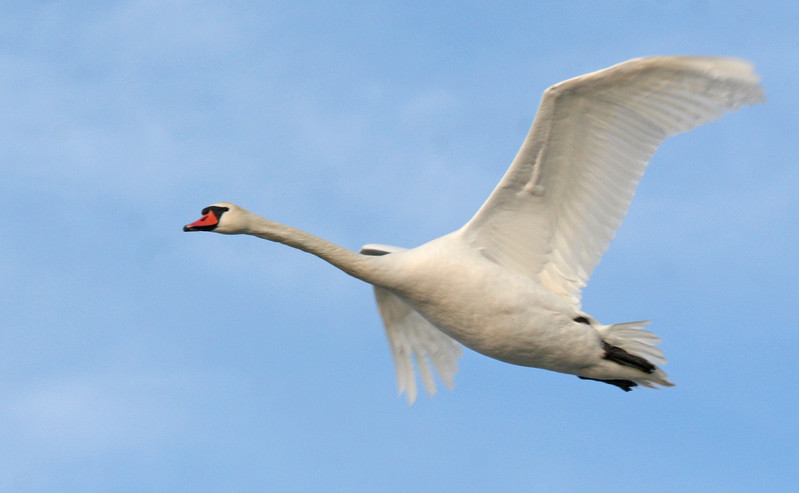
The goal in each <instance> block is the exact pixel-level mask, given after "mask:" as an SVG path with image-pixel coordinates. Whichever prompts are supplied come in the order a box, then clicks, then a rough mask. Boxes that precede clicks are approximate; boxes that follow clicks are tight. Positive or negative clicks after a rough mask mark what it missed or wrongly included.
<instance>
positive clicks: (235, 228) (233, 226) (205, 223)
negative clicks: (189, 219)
mask: <svg viewBox="0 0 799 493" xmlns="http://www.w3.org/2000/svg"><path fill="white" fill-rule="evenodd" d="M202 215H203V217H201V218H200V219H198V220H196V221H194V222H193V223H191V224H187V225H185V226H183V231H213V232H214V233H222V234H228V235H235V234H241V233H244V232H245V231H246V229H247V211H245V210H244V209H242V208H241V207H239V206H237V205H234V204H229V203H227V202H219V203H216V204H214V205H209V206H208V207H206V208H205V209H203V211H202Z"/></svg>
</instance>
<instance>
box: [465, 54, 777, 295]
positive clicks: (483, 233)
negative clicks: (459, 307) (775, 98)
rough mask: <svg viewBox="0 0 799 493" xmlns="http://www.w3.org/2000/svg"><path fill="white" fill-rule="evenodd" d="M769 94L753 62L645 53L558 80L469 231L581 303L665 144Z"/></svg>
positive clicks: (495, 256) (508, 263) (493, 252)
mask: <svg viewBox="0 0 799 493" xmlns="http://www.w3.org/2000/svg"><path fill="white" fill-rule="evenodd" d="M762 99H763V92H762V89H761V88H760V86H759V80H758V77H757V76H756V75H755V74H754V72H753V68H752V66H751V65H750V64H748V63H747V62H744V61H741V60H735V59H728V58H704V57H651V58H640V59H635V60H630V61H628V62H625V63H621V64H619V65H615V66H613V67H610V68H608V69H605V70H600V71H598V72H594V73H591V74H587V75H583V76H581V77H576V78H574V79H570V80H567V81H565V82H561V83H560V84H556V85H554V86H552V87H550V88H549V89H547V90H546V92H545V93H544V96H543V99H542V101H541V105H540V107H539V109H538V114H537V115H536V118H535V121H534V123H533V126H532V128H531V129H530V132H529V134H528V135H527V138H526V140H525V141H524V144H523V145H522V147H521V149H520V150H519V153H518V154H517V156H516V158H515V159H514V161H513V163H512V164H511V166H510V168H509V169H508V171H507V172H506V174H505V176H504V177H503V178H502V180H501V181H500V183H499V185H497V187H496V189H495V190H494V192H493V193H492V194H491V196H490V197H489V198H488V200H487V201H486V203H485V204H483V206H482V207H481V208H480V210H479V211H478V212H477V214H476V215H475V216H474V217H473V218H472V219H471V221H469V223H467V224H466V225H465V226H464V228H463V229H462V230H461V232H462V234H464V237H465V238H466V240H467V241H469V242H470V243H471V244H472V245H473V246H475V247H476V248H479V249H480V250H481V251H483V253H484V254H485V255H486V256H487V257H488V258H490V259H492V260H493V261H495V262H497V263H499V264H501V265H503V266H505V267H507V268H509V269H512V270H514V271H516V272H519V273H522V274H524V275H528V276H531V277H534V278H536V279H538V280H539V281H540V282H541V284H542V285H544V286H545V287H546V288H548V289H549V290H550V291H552V292H553V293H555V294H557V295H559V296H561V297H563V298H565V299H567V300H568V301H570V302H571V303H572V304H574V305H575V306H578V305H579V302H580V291H581V289H582V288H583V287H584V286H585V284H586V282H587V280H588V278H589V276H590V275H591V273H592V272H593V270H594V267H595V266H596V265H597V263H598V262H599V260H600V258H601V257H602V255H603V254H604V253H605V250H607V247H608V244H609V243H610V240H611V239H612V238H613V236H614V235H615V232H616V229H617V228H618V227H619V225H620V224H621V222H622V219H623V218H624V216H625V214H626V212H627V208H628V206H629V204H630V200H631V199H632V197H633V194H634V192H635V188H636V186H637V184H638V181H639V180H640V178H641V176H642V175H643V173H644V170H645V169H646V165H647V163H648V162H649V160H650V159H651V158H652V155H653V154H654V152H655V149H657V147H658V146H659V145H660V143H661V142H663V140H664V139H665V138H666V137H668V136H670V135H674V134H676V133H679V132H684V131H687V130H690V129H692V128H694V127H696V126H698V125H701V124H704V123H706V122H708V121H710V120H713V119H716V118H719V117H721V115H722V114H723V113H724V112H725V111H730V110H734V109H737V108H739V107H740V106H742V105H747V104H753V103H756V102H759V101H761V100H762Z"/></svg>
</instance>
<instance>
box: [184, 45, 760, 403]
mask: <svg viewBox="0 0 799 493" xmlns="http://www.w3.org/2000/svg"><path fill="white" fill-rule="evenodd" d="M762 100H763V91H762V89H761V87H760V85H759V79H758V77H757V75H755V73H754V71H753V68H752V66H751V65H750V64H749V63H747V62H745V61H741V60H737V59H730V58H711V57H689V56H674V57H648V58H639V59H635V60H630V61H627V62H624V63H621V64H618V65H615V66H613V67H610V68H607V69H605V70H600V71H598V72H594V73H591V74H587V75H583V76H580V77H576V78H573V79H570V80H567V81H565V82H561V83H559V84H556V85H554V86H552V87H550V88H549V89H547V90H546V91H545V92H544V96H543V98H542V100H541V104H540V106H539V109H538V114H537V115H536V117H535V121H534V122H533V126H532V128H531V129H530V132H529V133H528V135H527V138H526V139H525V141H524V143H523V144H522V147H521V149H520V150H519V153H518V154H517V155H516V158H515V159H514V160H513V162H512V164H511V166H510V168H509V169H508V171H507V172H506V173H505V176H504V177H503V178H502V179H501V180H500V182H499V184H498V185H497V187H496V189H495V190H494V191H493V193H492V194H491V195H490V196H489V198H488V200H486V202H485V204H483V206H482V207H481V208H480V210H479V211H478V212H477V214H476V215H475V216H474V217H473V218H472V219H471V220H470V221H469V222H468V223H467V224H466V225H465V226H464V227H462V228H461V229H459V230H457V231H455V232H453V233H450V234H448V235H445V236H442V237H441V238H438V239H435V240H433V241H431V242H429V243H426V244H424V245H421V246H419V247H417V248H412V249H404V248H399V247H392V246H385V245H377V244H371V245H366V246H364V247H363V248H362V249H361V251H360V253H356V252H354V251H351V250H348V249H346V248H343V247H340V246H338V245H335V244H333V243H330V242H328V241H326V240H324V239H321V238H319V237H316V236H314V235H311V234H309V233H306V232H304V231H300V230H297V229H295V228H292V227H290V226H286V225H283V224H279V223H276V222H274V221H270V220H268V219H265V218H263V217H260V216H257V215H255V214H253V213H251V212H249V211H246V210H244V209H242V208H240V207H238V206H236V205H233V204H230V203H226V202H221V203H217V204H214V205H212V206H209V207H207V208H205V209H204V210H203V217H202V218H201V219H199V220H198V221H195V222H194V223H191V224H189V225H187V226H185V227H184V230H185V231H214V232H217V233H225V234H249V235H253V236H258V237H261V238H264V239H267V240H271V241H277V242H280V243H284V244H287V245H289V246H292V247H294V248H299V249H301V250H304V251H307V252H309V253H312V254H314V255H317V256H318V257H320V258H322V259H324V260H326V261H328V262H330V263H331V264H333V265H335V266H336V267H338V268H339V269H341V270H343V271H344V272H346V273H348V274H350V275H352V276H354V277H356V278H358V279H361V280H363V281H366V282H368V283H371V284H372V285H373V286H374V289H375V297H376V299H377V304H378V309H379V311H380V315H381V317H382V319H383V323H384V325H385V329H386V334H387V336H388V340H389V344H390V346H391V353H392V356H393V358H394V364H395V366H396V371H397V384H398V389H399V391H400V393H402V392H405V393H406V396H407V399H408V401H409V402H410V403H413V402H414V400H415V399H416V395H417V384H416V378H415V375H414V362H415V364H416V367H417V368H418V371H419V374H420V376H421V379H422V383H423V385H424V387H425V389H426V390H427V391H428V393H430V394H431V395H432V394H433V393H435V391H436V385H435V381H434V379H433V369H435V371H437V372H438V374H439V376H440V378H441V379H442V380H443V382H444V383H445V384H446V385H448V386H449V387H452V386H453V385H454V375H455V373H456V372H457V359H458V357H459V356H460V354H461V350H460V345H459V343H460V344H463V345H465V346H467V347H469V348H471V349H473V350H475V351H477V352H479V353H482V354H485V355H486V356H490V357H492V358H496V359H498V360H501V361H505V362H508V363H512V364H517V365H523V366H530V367H537V368H543V369H547V370H553V371H557V372H561V373H568V374H573V375H577V376H579V377H580V378H583V379H588V380H597V381H601V382H605V383H609V384H612V385H615V386H617V387H619V388H621V389H623V390H625V391H627V390H630V389H632V388H633V387H635V386H637V385H643V386H647V387H655V386H656V385H661V386H671V385H673V384H672V383H671V382H670V381H669V380H668V377H667V375H666V374H665V373H664V372H663V370H662V369H661V368H660V365H663V364H665V362H666V360H665V359H664V358H663V353H662V352H661V351H660V350H659V349H658V348H657V347H656V346H657V344H658V343H659V342H660V339H659V338H657V337H656V336H655V335H654V334H652V333H651V332H648V331H646V330H643V329H644V327H646V326H647V325H648V322H632V323H622V324H615V325H603V324H601V323H599V322H598V321H597V320H595V319H594V318H592V317H591V316H589V315H588V314H586V313H583V312H582V311H581V309H580V294H581V290H582V288H583V287H584V286H585V285H586V282H587V281H588V278H589V277H590V276H591V273H592V272H593V270H594V267H596V265H597V263H598V262H599V260H600V258H601V257H602V255H603V254H604V252H605V250H607V247H608V244H609V243H610V240H611V239H612V238H613V235H614V234H615V232H616V230H617V229H618V227H619V225H620V224H621V221H622V219H623V218H624V215H625V214H626V212H627V208H628V206H629V204H630V200H631V199H632V196H633V194H634V192H635V188H636V186H637V184H638V181H639V180H640V178H641V176H642V175H643V173H644V170H645V169H646V166H647V164H648V162H649V160H650V159H651V158H652V155H653V154H654V152H655V150H656V149H657V147H658V146H659V145H660V143H661V142H663V140H664V139H665V138H666V137H668V136H670V135H674V134H676V133H679V132H684V131H687V130H690V129H692V128H694V127H696V126H698V125H702V124H704V123H707V122H708V121H710V120H713V119H716V118H719V117H721V115H722V114H723V113H724V112H727V111H732V110H735V109H737V108H739V107H741V106H743V105H750V104H754V103H757V102H760V101H762ZM431 366H432V368H431Z"/></svg>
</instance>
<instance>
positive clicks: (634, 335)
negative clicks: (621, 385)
mask: <svg viewBox="0 0 799 493" xmlns="http://www.w3.org/2000/svg"><path fill="white" fill-rule="evenodd" d="M648 326H649V321H648V320H644V321H639V322H627V323H623V324H614V325H605V326H602V327H599V328H598V329H599V333H600V335H601V336H602V339H603V340H604V341H605V342H606V343H608V344H610V345H611V346H616V347H618V348H621V349H623V350H624V351H627V352H628V353H630V354H632V355H635V356H639V357H641V358H644V359H645V360H647V361H648V362H650V363H652V364H653V365H656V366H659V365H665V364H666V358H665V357H664V356H663V351H662V350H661V349H660V348H658V347H657V345H658V344H660V342H661V339H660V338H659V337H658V336H656V335H655V334H653V333H652V332H649V331H647V330H644V328H645V327H648ZM635 382H636V383H638V384H640V385H643V386H644V387H650V388H657V387H656V384H657V385H662V386H664V387H672V386H674V384H673V383H672V382H670V381H669V376H668V375H666V373H665V372H664V371H663V370H661V369H660V368H657V367H656V368H655V370H654V371H653V372H651V373H649V374H648V375H646V377H642V378H637V379H635Z"/></svg>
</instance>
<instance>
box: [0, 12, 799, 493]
mask: <svg viewBox="0 0 799 493" xmlns="http://www.w3.org/2000/svg"><path fill="white" fill-rule="evenodd" d="M797 21H799V7H797V6H796V4H795V3H794V2H760V3H758V4H757V5H755V4H754V3H751V2H740V3H738V2H721V1H690V2H682V1H665V2H639V1H632V0H630V1H622V2H529V5H523V2H492V3H490V6H489V3H486V2H463V1H461V2H438V3H435V4H434V5H424V4H418V5H417V4H406V5H403V6H400V5H395V4H392V3H383V2H374V3H360V2H247V1H226V2H222V1H199V2H189V1H173V0H159V1H154V0H149V1H144V0H142V1H110V2H75V1H28V2H3V3H2V4H0V107H2V108H3V111H2V116H0V194H2V204H3V207H2V210H3V214H2V218H3V219H2V221H3V233H1V234H0V252H2V255H1V256H0V278H2V280H3V282H2V283H0V307H2V313H3V323H2V326H0V388H2V395H3V397H2V399H0V490H2V491H25V492H50V491H61V492H73V491H74V492H82V493H83V492H95V491H96V492H101V491H102V492H107V491H131V492H134V491H135V492H142V491H169V492H174V491H193V492H215V491H385V492H409V491H474V492H479V491H580V490H589V489H590V490H591V491H633V490H641V489H646V490H648V491H678V490H679V491H711V490H715V491H752V490H755V489H757V490H770V491H780V490H782V491H786V490H788V489H790V488H791V487H795V479H796V464H797V463H799V445H798V444H797V443H799V418H797V412H796V411H797V409H799V402H798V401H799V399H798V397H799V391H797V385H796V383H795V381H796V376H795V375H794V372H795V371H796V367H797V364H796V358H797V353H798V352H799V351H797V346H799V334H797V325H798V324H797V321H796V320H797V317H796V315H795V313H794V306H795V298H796V294H797V293H796V288H795V285H796V279H797V277H799V262H798V261H797V256H796V246H797V243H798V242H799V233H797V230H799V228H797V223H796V210H797V208H799V199H798V198H797V195H798V194H797V186H798V185H799V167H797V165H796V160H797V158H796V156H797V147H798V146H799V144H797V139H796V135H797V134H799V128H797V127H799V125H797V118H796V114H797V112H798V111H799V108H797V106H799V98H797V96H796V80H797V75H799V70H797V68H796V56H797V50H799V32H798V31H797V29H796V25H797ZM652 54H717V55H729V56H738V57H741V58H746V59H749V60H751V61H752V62H754V63H755V65H756V66H757V69H758V72H759V73H760V74H761V76H762V79H763V84H764V86H765V88H766V91H767V96H768V103H767V104H765V105H758V106H756V107H752V108H746V109H744V110H742V111H739V112H737V113H734V114H731V115H728V116H727V117H725V118H724V119H723V120H721V121H719V122H714V123H711V124H709V125H707V126H705V127H702V128H700V129H697V130H695V131H693V132H691V133H688V134H684V135H680V136H677V137H675V138H672V139H670V140H669V141H667V142H666V144H664V146H663V147H661V149H660V150H659V151H658V153H657V155H656V156H655V159H654V160H653V162H652V165H651V166H650V168H649V170H648V171H647V174H646V176H645V177H644V179H643V181H642V183H641V185H640V187H639V189H638V193H637V196H636V198H635V200H634V201H633V204H632V207H631V210H630V214H629V215H628V217H627V220H626V221H625V223H624V225H623V226H622V228H621V229H620V231H619V233H618V235H617V237H616V240H615V241H614V242H613V243H612V244H611V248H610V250H609V252H608V254H607V255H606V256H605V258H604V260H603V262H602V263H601V264H600V266H599V267H598V268H597V270H596V271H595V274H594V277H593V278H592V280H591V283H590V284H589V286H588V288H587V289H586V290H585V292H584V298H583V306H584V308H585V309H586V311H588V312H589V313H591V314H592V315H594V316H595V317H597V318H598V319H599V320H601V321H603V322H604V323H614V322H625V321H632V320H640V319H650V320H652V327H653V330H655V331H656V332H657V333H658V334H659V335H660V336H661V337H662V338H663V339H664V342H663V344H662V348H663V349H664V350H665V352H666V356H667V357H668V359H669V364H668V365H667V366H666V368H665V369H666V371H667V372H668V373H669V375H670V376H671V377H672V380H673V381H674V382H676V383H677V386H676V387H674V388H672V389H667V390H662V391H650V390H636V391H634V392H630V393H627V394H625V393H622V392H620V391H618V390H617V389H614V388H612V387H610V386H606V385H599V384H596V383H593V382H584V381H580V380H578V379H577V378H574V377H572V376H567V375H560V374H555V373H549V372H544V371H539V370H533V369H528V368H520V367H514V366H510V365H507V364H503V363H500V362H497V361H493V360H490V359H488V358H485V357H483V356H480V355H477V354H475V353H472V352H470V351H466V352H465V354H464V357H463V358H462V360H461V370H460V372H459V373H458V375H457V377H456V380H457V387H456V389H455V390H454V391H452V392H449V391H446V390H444V391H441V392H439V394H438V395H436V396H435V397H434V398H433V399H429V398H428V397H427V396H426V395H422V396H420V399H419V400H418V402H417V403H416V404H415V405H414V406H413V407H408V405H407V404H406V402H405V400H404V399H403V398H400V397H398V396H397V395H396V391H395V383H394V370H393V367H392V362H391V357H390V354H389V351H388V347H387V343H386V341H385V340H384V337H383V333H382V327H381V324H380V321H379V318H378V314H377V311H376V309H375V307H374V304H373V300H372V295H371V289H370V288H369V287H368V286H367V285H364V284H362V283H360V282H358V281H355V280H353V279H350V278H348V277H347V276H346V275H344V274H342V273H340V272H338V271H336V270H335V269H333V268H332V267H330V266H329V265H327V264H326V263H324V262H322V261H320V260H318V259H315V258H313V257H311V256H309V255H306V254H303V253H301V252H297V251H293V250H291V249H289V248H286V247H284V246H282V245H275V244H271V243H267V242H264V241H261V240H257V239H254V238H246V237H223V236H219V235H210V234H185V233H183V232H182V231H181V227H182V226H183V224H185V223H187V222H189V221H192V220H194V219H196V218H197V217H198V214H199V211H200V209H201V208H202V207H204V206H206V205H208V204H210V203H213V202H216V201H220V200H226V201H231V202H235V203H238V204H240V205H242V206H245V207H247V208H248V209H250V210H252V211H254V212H258V213H261V214H263V215H265V216H267V217H270V218H272V219H275V220H278V221H281V222H285V223H288V224H291V225H294V226H297V227H300V228H303V229H306V230H308V231H311V232H313V233H316V234H319V235H320V236H323V237H325V238H328V239H330V240H332V241H335V242H337V243H339V244H342V245H345V246H347V247H350V248H353V249H356V248H358V247H359V246H360V245H362V244H364V243H369V242H379V243H388V244H396V245H403V246H414V245H418V244H421V243H423V242H425V241H428V240H430V239H432V238H435V237H437V236H440V235H442V234H444V233H447V232H449V231H452V230H454V229H456V228H458V227H460V226H461V225H462V224H463V223H464V222H465V221H466V220H468V219H469V218H470V217H471V215H472V214H473V213H474V212H475V211H476V210H477V208H478V207H479V206H480V204H481V203H482V201H483V200H484V199H485V198H486V197H487V196H488V193H489V192H490V191H491V190H492V189H493V187H494V185H495V184H496V182H497V181H498V180H499V178H500V176H501V175H502V174H503V173H504V171H505V169H506V168H507V166H508V164H509V163H510V161H511V159H512V158H513V156H514V155H515V153H516V151H517V149H518V147H519V145H520V144H521V142H522V139H523V138H524V135H525V133H526V131H527V129H528V127H529V125H530V123H531V121H532V118H533V116H534V113H535V110H536V107H537V104H538V101H539V98H540V95H541V92H542V91H543V90H544V89H545V88H546V87H548V86H549V85H551V84H554V83H556V82H559V81H561V80H564V79H566V78H569V77H572V76H576V75H580V74H583V73H586V72H589V71H593V70H597V69H600V68H604V67H606V66H609V65H611V64H614V63H618V62H621V61H623V60H626V59H629V58H632V57H637V56H643V55H652Z"/></svg>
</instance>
